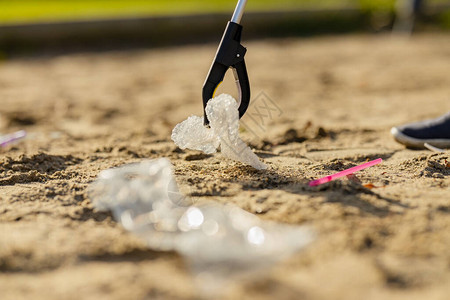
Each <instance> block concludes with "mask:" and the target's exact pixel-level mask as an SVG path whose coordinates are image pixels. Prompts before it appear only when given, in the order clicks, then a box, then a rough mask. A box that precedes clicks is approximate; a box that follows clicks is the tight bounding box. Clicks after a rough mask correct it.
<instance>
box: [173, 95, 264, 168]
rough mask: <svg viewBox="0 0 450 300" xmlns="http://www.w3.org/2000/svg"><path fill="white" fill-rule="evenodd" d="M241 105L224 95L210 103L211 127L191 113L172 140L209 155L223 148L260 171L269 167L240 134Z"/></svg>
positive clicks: (225, 151)
mask: <svg viewBox="0 0 450 300" xmlns="http://www.w3.org/2000/svg"><path fill="white" fill-rule="evenodd" d="M238 108H239V107H238V104H237V102H236V100H235V99H233V97H231V96H230V95H227V94H221V95H219V96H217V97H215V98H213V99H211V100H210V101H209V102H208V105H207V106H206V115H207V116H208V120H209V122H210V123H209V125H210V128H207V127H205V126H204V125H203V118H201V117H198V116H190V117H189V118H188V119H187V120H185V121H183V122H181V123H180V124H178V125H177V126H175V128H174V129H173V131H172V140H173V141H174V142H175V144H176V145H177V146H178V147H180V148H181V149H186V148H188V149H192V150H200V151H203V152H205V153H206V154H211V153H215V152H216V149H218V148H219V146H220V150H221V152H222V154H223V155H224V156H225V157H227V158H230V159H233V160H237V161H240V162H242V163H244V164H247V165H250V166H252V167H254V168H255V169H258V170H264V169H267V166H266V165H265V164H264V163H263V162H261V161H260V160H259V158H258V156H256V154H255V153H253V151H252V150H251V149H250V148H249V147H248V146H247V145H246V144H245V142H244V141H243V140H241V138H240V137H239V111H238Z"/></svg>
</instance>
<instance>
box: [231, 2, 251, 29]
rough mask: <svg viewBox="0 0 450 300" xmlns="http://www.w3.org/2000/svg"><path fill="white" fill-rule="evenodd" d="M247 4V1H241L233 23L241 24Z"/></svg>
mask: <svg viewBox="0 0 450 300" xmlns="http://www.w3.org/2000/svg"><path fill="white" fill-rule="evenodd" d="M246 4H247V0H239V2H238V4H237V5H236V9H235V10H234V14H233V17H232V18H231V22H233V23H236V24H240V23H241V19H242V15H243V14H244V9H245V5H246Z"/></svg>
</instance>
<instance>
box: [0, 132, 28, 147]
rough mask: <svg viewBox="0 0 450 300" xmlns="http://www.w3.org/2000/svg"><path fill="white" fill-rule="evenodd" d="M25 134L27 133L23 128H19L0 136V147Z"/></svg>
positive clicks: (21, 137)
mask: <svg viewBox="0 0 450 300" xmlns="http://www.w3.org/2000/svg"><path fill="white" fill-rule="evenodd" d="M26 135H27V133H26V132H25V130H20V131H17V132H14V133H10V134H6V135H3V136H0V147H5V146H8V145H9V144H11V143H14V142H16V141H18V140H20V139H23V138H24V137H25V136H26Z"/></svg>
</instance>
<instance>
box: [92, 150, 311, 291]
mask: <svg viewBox="0 0 450 300" xmlns="http://www.w3.org/2000/svg"><path fill="white" fill-rule="evenodd" d="M90 197H91V199H92V200H93V203H94V205H95V207H96V208H98V209H100V210H111V211H112V213H113V215H114V218H115V219H116V220H117V221H119V222H120V223H121V224H122V225H123V227H125V228H126V229H127V230H129V231H131V232H133V233H134V234H136V235H138V236H139V237H141V238H142V239H144V240H145V241H146V242H147V244H148V246H149V247H150V248H152V249H155V250H163V251H168V250H174V251H177V252H178V253H180V254H181V255H183V256H184V257H185V258H186V259H187V262H188V263H189V265H190V266H191V268H192V271H193V272H194V274H195V275H196V278H197V279H199V284H200V285H201V286H200V287H201V288H203V291H204V292H212V291H213V292H214V291H219V289H220V288H223V286H224V284H225V283H229V282H230V281H232V280H233V279H237V278H239V277H240V276H241V275H248V274H252V273H253V274H255V273H256V272H255V271H258V270H261V269H262V268H265V267H269V266H272V265H273V264H274V263H276V262H277V261H279V260H281V259H283V258H285V257H286V256H288V255H290V254H292V253H294V252H296V251H298V250H299V249H301V248H303V247H304V246H306V245H308V244H309V243H310V242H311V241H312V239H313V233H312V231H311V230H310V229H308V228H306V227H301V226H291V225H282V224H276V223H273V222H268V221H262V220H260V219H259V218H258V217H256V216H255V215H252V214H250V213H248V212H246V211H244V210H242V209H240V208H238V207H236V206H232V205H223V204H216V203H214V204H213V203H212V204H208V205H202V206H193V205H190V204H191V203H190V200H189V199H188V198H186V197H184V196H183V195H181V194H180V193H179V192H178V188H177V185H176V182H175V180H174V177H173V175H172V165H171V163H170V161H169V160H167V159H164V158H162V159H157V160H152V161H144V162H142V163H136V164H131V165H126V166H123V167H120V168H115V169H110V170H106V171H103V172H101V173H100V175H99V178H98V179H97V180H96V181H95V182H94V183H93V184H92V185H91V187H90ZM205 280H206V281H205ZM209 289H212V290H209Z"/></svg>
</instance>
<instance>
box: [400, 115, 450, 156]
mask: <svg viewBox="0 0 450 300" xmlns="http://www.w3.org/2000/svg"><path fill="white" fill-rule="evenodd" d="M391 134H392V135H393V136H394V139H395V140H396V141H397V142H399V143H400V144H403V145H405V146H407V147H410V148H420V149H422V148H425V146H424V144H425V143H428V144H430V145H432V146H435V147H439V148H450V112H448V113H446V114H445V115H443V116H441V117H439V118H436V119H432V120H426V121H421V122H416V123H410V124H406V125H402V126H398V127H392V129H391Z"/></svg>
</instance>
